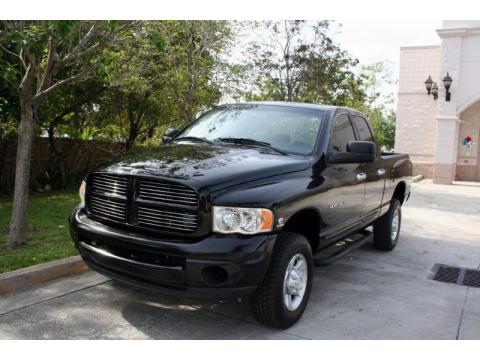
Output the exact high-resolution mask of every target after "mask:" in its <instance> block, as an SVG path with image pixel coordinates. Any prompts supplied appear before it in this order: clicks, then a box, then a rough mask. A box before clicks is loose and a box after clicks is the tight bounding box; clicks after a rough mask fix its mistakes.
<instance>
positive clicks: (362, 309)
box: [0, 181, 480, 339]
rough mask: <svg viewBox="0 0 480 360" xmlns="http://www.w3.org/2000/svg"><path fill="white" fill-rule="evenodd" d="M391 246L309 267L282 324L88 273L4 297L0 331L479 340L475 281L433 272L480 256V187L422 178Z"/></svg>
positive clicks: (227, 305)
mask: <svg viewBox="0 0 480 360" xmlns="http://www.w3.org/2000/svg"><path fill="white" fill-rule="evenodd" d="M403 214H404V218H403V229H402V233H401V237H400V240H399V245H398V246H397V248H396V249H395V251H393V252H392V253H381V252H378V251H376V250H375V249H374V248H373V247H372V246H371V245H370V244H368V245H365V246H363V247H362V248H360V249H359V250H357V251H355V252H353V253H351V255H350V256H348V257H346V258H344V259H342V260H340V261H338V262H336V263H334V264H332V265H330V266H328V267H321V268H316V269H315V283H314V287H313V291H312V294H311V297H310V303H309V305H308V307H307V310H306V312H305V313H304V316H303V318H302V320H301V321H300V322H299V323H297V324H296V325H295V326H293V327H292V328H290V329H288V330H286V331H278V330H272V329H269V328H266V327H264V326H262V325H260V324H258V323H257V322H256V321H255V320H254V319H253V318H252V317H251V316H250V314H249V311H248V305H247V304H246V303H245V302H242V303H238V302H236V301H224V302H205V301H193V300H188V299H178V298H171V297H166V296H161V295H155V294H149V293H144V292H139V291H134V290H131V289H128V288H125V287H122V286H120V285H117V284H115V283H113V282H111V281H109V280H108V279H106V278H104V277H102V276H100V275H98V274H95V273H93V272H89V273H86V274H84V275H81V276H77V277H70V278H64V279H61V280H57V281H54V282H51V283H49V284H47V285H45V286H42V287H39V288H36V289H32V290H28V291H25V292H21V293H16V294H11V295H8V296H3V297H1V298H0V338H2V339H18V338H21V339H24V338H27V339H65V338H66V339H70V338H81V339H98V338H106V339H110V338H113V339H145V338H153V339H456V338H460V339H480V288H468V287H464V286H459V285H453V284H445V283H440V282H436V281H433V280H430V279H429V275H430V272H431V268H432V266H433V264H435V263H442V264H449V265H456V266H464V267H472V268H478V267H479V265H480V187H478V186H475V184H470V185H469V184H463V185H452V186H442V185H433V184H431V183H430V182H428V181H422V182H420V183H417V184H414V185H413V194H412V197H411V199H410V201H409V202H408V204H407V205H406V206H405V208H404V213H403Z"/></svg>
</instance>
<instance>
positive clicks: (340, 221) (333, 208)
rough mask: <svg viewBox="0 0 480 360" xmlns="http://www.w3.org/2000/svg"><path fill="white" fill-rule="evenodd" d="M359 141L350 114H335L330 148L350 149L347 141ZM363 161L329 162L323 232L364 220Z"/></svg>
mask: <svg viewBox="0 0 480 360" xmlns="http://www.w3.org/2000/svg"><path fill="white" fill-rule="evenodd" d="M350 141H355V133H354V129H353V126H352V123H351V121H350V118H349V117H348V115H346V114H340V115H337V116H336V117H335V120H334V124H333V130H332V134H331V140H330V147H329V152H346V151H347V144H348V143H349V142H350ZM363 171H364V170H363V165H362V164H328V165H327V167H326V169H324V170H323V172H322V175H323V176H324V178H325V180H326V184H325V188H326V191H324V192H323V193H322V194H321V197H320V199H321V202H322V208H323V211H322V217H323V221H324V223H325V228H324V230H325V231H324V232H323V235H325V236H326V237H330V236H334V235H335V234H337V233H339V232H341V231H342V230H344V229H345V228H349V227H351V226H353V225H355V224H356V223H360V222H361V218H362V215H363V208H364V204H363V203H364V194H365V181H364V179H363V178H362V173H363Z"/></svg>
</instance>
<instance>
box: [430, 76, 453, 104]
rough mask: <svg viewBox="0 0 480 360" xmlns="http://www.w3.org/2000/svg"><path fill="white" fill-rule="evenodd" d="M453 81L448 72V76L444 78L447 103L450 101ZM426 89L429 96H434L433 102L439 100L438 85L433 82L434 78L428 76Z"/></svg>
mask: <svg viewBox="0 0 480 360" xmlns="http://www.w3.org/2000/svg"><path fill="white" fill-rule="evenodd" d="M452 81H453V79H452V78H451V77H450V75H449V74H448V72H447V76H445V77H444V78H443V86H445V90H446V94H445V101H450V95H451V93H450V85H452ZM425 88H426V89H427V94H428V95H430V94H432V95H433V100H437V99H438V85H437V83H436V82H434V81H433V80H432V77H431V76H430V75H428V79H427V80H425Z"/></svg>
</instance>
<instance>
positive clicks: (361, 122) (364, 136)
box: [352, 116, 373, 141]
mask: <svg viewBox="0 0 480 360" xmlns="http://www.w3.org/2000/svg"><path fill="white" fill-rule="evenodd" d="M352 119H353V122H354V124H355V126H356V127H357V130H358V135H359V137H360V139H359V140H361V141H373V135H372V132H371V131H370V127H369V126H368V123H367V120H365V119H364V118H362V117H360V116H352Z"/></svg>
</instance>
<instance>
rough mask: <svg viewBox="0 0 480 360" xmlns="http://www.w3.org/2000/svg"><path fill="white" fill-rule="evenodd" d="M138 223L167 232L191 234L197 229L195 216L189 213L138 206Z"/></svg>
mask: <svg viewBox="0 0 480 360" xmlns="http://www.w3.org/2000/svg"><path fill="white" fill-rule="evenodd" d="M138 223H139V224H140V225H142V226H145V227H153V228H159V229H164V230H168V231H183V232H193V231H195V230H196V229H197V214H196V213H193V212H189V211H182V210H171V209H154V208H151V207H146V206H141V205H139V206H138Z"/></svg>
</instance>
